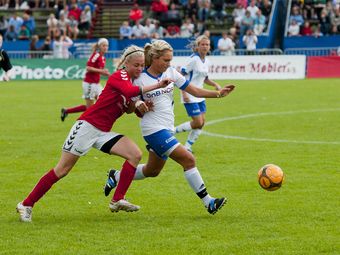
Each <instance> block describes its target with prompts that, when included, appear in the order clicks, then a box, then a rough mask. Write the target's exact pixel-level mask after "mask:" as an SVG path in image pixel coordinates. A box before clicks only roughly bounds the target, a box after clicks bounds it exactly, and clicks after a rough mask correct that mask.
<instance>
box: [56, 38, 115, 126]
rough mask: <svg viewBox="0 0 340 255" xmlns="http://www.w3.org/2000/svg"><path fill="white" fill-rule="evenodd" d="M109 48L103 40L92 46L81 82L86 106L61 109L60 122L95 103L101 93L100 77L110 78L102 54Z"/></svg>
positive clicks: (107, 43) (106, 41)
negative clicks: (70, 114)
mask: <svg viewBox="0 0 340 255" xmlns="http://www.w3.org/2000/svg"><path fill="white" fill-rule="evenodd" d="M108 48H109V42H108V40H107V39H105V38H101V39H99V40H98V42H97V43H96V44H94V46H93V53H92V55H91V57H90V58H89V60H88V61H87V64H86V74H85V78H84V80H83V98H84V99H85V102H86V105H83V104H82V105H78V106H75V107H72V108H62V109H61V115H60V118H61V121H64V120H65V118H66V117H67V115H68V114H69V113H76V112H85V110H86V109H87V108H89V107H90V106H91V105H93V104H94V103H95V101H96V100H97V98H98V96H99V95H100V93H101V92H102V89H103V88H102V85H100V83H99V82H100V75H104V76H110V72H109V70H107V69H106V68H105V62H106V60H105V57H104V54H105V53H106V52H107V50H108Z"/></svg>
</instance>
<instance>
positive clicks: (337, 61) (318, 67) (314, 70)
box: [307, 56, 340, 78]
mask: <svg viewBox="0 0 340 255" xmlns="http://www.w3.org/2000/svg"><path fill="white" fill-rule="evenodd" d="M307 78H340V56H328V57H308V65H307Z"/></svg>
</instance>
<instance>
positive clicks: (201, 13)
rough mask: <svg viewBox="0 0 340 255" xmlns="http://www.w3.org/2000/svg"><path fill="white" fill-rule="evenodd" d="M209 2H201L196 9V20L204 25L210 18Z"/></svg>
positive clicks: (204, 0) (206, 0) (208, 0)
mask: <svg viewBox="0 0 340 255" xmlns="http://www.w3.org/2000/svg"><path fill="white" fill-rule="evenodd" d="M210 7H211V6H210V0H202V1H201V4H200V5H199V9H198V20H199V21H201V22H203V23H206V21H207V20H208V18H209V16H210Z"/></svg>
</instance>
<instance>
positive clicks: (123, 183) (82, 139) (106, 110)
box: [16, 45, 171, 222]
mask: <svg viewBox="0 0 340 255" xmlns="http://www.w3.org/2000/svg"><path fill="white" fill-rule="evenodd" d="M118 68H121V69H119V70H117V71H116V72H115V73H114V74H112V75H111V76H110V78H109V80H108V81H107V83H106V86H105V88H104V90H103V92H102V94H101V96H100V97H99V98H98V101H97V103H96V104H94V105H93V106H92V107H90V108H89V109H88V110H86V111H85V113H83V114H82V115H81V116H80V117H79V119H78V120H77V121H76V123H75V124H74V125H73V127H72V129H71V131H70V133H69V135H68V136H67V138H66V140H65V142H64V145H63V147H62V153H61V158H60V160H59V162H58V163H57V165H56V166H55V167H54V168H52V169H51V170H49V171H48V172H47V173H46V174H45V175H44V176H43V177H42V178H41V179H40V180H39V181H38V183H37V184H36V186H35V187H34V188H33V190H32V191H31V193H30V194H29V195H28V196H27V197H26V198H25V199H24V200H23V201H22V202H20V203H18V205H17V208H16V209H17V212H18V213H19V214H20V220H21V221H23V222H31V220H32V209H33V206H34V204H35V203H36V202H37V201H38V200H39V199H40V198H42V196H44V194H45V193H46V192H47V191H48V190H49V189H50V188H51V187H52V185H53V184H54V183H56V182H57V181H59V180H60V179H61V178H63V177H64V176H66V175H67V174H68V173H69V172H70V171H71V169H72V168H73V166H74V165H75V164H76V162H77V161H78V159H79V158H80V157H81V156H83V155H85V154H86V153H87V152H88V151H89V150H90V149H91V147H94V148H96V149H98V150H101V151H103V152H105V153H108V154H110V155H117V156H119V157H122V158H124V159H126V161H125V162H124V163H123V166H122V170H121V174H120V181H119V182H118V186H117V189H116V191H115V194H114V195H113V198H112V201H111V202H110V204H109V208H110V210H111V211H112V212H118V211H119V210H123V211H138V210H139V208H140V207H139V206H137V205H134V204H131V203H130V202H128V201H126V200H125V194H126V192H127V190H128V188H129V186H130V184H131V181H132V179H133V177H134V175H135V171H136V166H137V165H138V163H139V161H140V160H141V157H142V152H141V150H140V149H139V148H138V146H137V145H136V144H135V143H134V142H133V141H132V140H130V139H129V138H127V137H126V136H123V135H121V134H118V133H115V132H110V130H111V128H112V126H113V124H114V122H115V121H116V120H117V119H118V118H119V117H120V116H122V115H123V114H124V113H125V112H127V113H131V112H133V111H134V110H135V105H134V103H132V101H131V100H130V99H131V97H135V96H137V95H142V94H143V93H146V92H148V91H151V90H154V89H158V88H161V87H166V86H168V84H169V83H170V82H171V80H170V79H163V80H161V81H158V83H157V84H154V85H150V86H144V87H143V88H141V87H138V86H133V85H132V82H133V80H134V79H136V78H137V77H139V76H140V74H141V72H142V70H143V68H144V50H143V49H142V48H139V47H137V46H134V45H133V46H130V47H128V48H127V49H126V50H125V51H124V53H123V55H122V57H121V60H120V63H119V65H118ZM142 104H144V103H142ZM138 106H139V109H140V107H141V106H140V104H139V105H138ZM143 109H144V112H146V111H148V107H147V105H144V108H143ZM143 109H142V112H143Z"/></svg>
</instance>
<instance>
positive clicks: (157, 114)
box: [104, 40, 234, 214]
mask: <svg viewBox="0 0 340 255" xmlns="http://www.w3.org/2000/svg"><path fill="white" fill-rule="evenodd" d="M144 51H145V66H146V69H145V70H144V71H143V73H142V74H141V76H140V77H139V78H138V79H136V80H135V81H134V85H137V86H140V87H144V86H147V85H148V84H153V83H155V82H157V80H159V79H165V78H169V79H171V80H172V81H173V82H172V83H170V84H169V85H168V86H167V87H166V88H162V89H158V90H155V91H151V92H148V93H143V95H142V99H144V100H150V101H151V103H152V105H153V108H152V110H150V111H148V112H146V113H145V114H144V115H143V117H142V119H141V129H142V134H143V137H144V140H145V141H146V143H147V148H148V150H149V158H148V161H147V163H146V164H145V165H144V164H139V165H138V166H137V170H136V173H135V176H134V180H142V179H145V178H147V177H156V176H158V175H159V173H160V171H161V170H162V169H163V167H164V165H165V163H166V160H167V159H168V157H170V158H171V159H173V160H174V161H176V162H177V163H178V164H180V165H181V166H182V167H183V169H184V176H185V178H186V180H187V181H188V183H189V185H190V186H191V188H192V189H193V191H194V192H195V193H196V194H197V196H198V197H199V198H200V199H201V200H202V201H203V203H204V205H205V207H206V208H207V209H208V212H209V213H211V214H214V213H216V212H217V211H218V210H219V209H220V208H221V207H222V206H223V205H224V204H225V202H226V198H224V197H222V198H213V197H211V196H210V195H209V193H208V192H207V189H206V187H205V185H204V182H203V179H202V177H201V175H200V173H199V171H198V168H197V167H196V163H195V158H194V156H193V154H192V153H190V152H189V151H188V150H187V149H186V148H185V147H184V146H183V145H181V144H180V143H179V142H178V141H177V139H176V137H175V136H174V131H175V130H174V129H175V128H174V111H173V108H174V101H173V97H174V96H173V90H174V88H175V87H177V88H179V89H181V90H184V91H186V92H188V93H190V94H191V95H194V96H195V97H206V98H222V97H225V96H227V95H228V94H229V93H231V91H232V90H233V89H234V86H233V85H229V86H225V87H224V88H223V89H221V90H218V91H212V90H206V89H202V88H198V87H196V86H194V85H193V84H191V83H190V82H189V81H188V80H186V79H185V77H184V76H183V75H182V74H180V73H179V72H178V71H177V70H176V69H175V68H173V67H170V62H171V60H172V57H173V49H172V47H171V46H170V45H169V44H168V43H167V42H166V41H163V40H155V41H153V42H152V44H149V43H148V44H146V45H145V47H144ZM140 104H141V101H137V102H136V107H137V109H140V107H139V105H140ZM120 175H121V172H119V171H116V170H114V169H112V170H111V171H109V177H108V179H107V182H106V184H105V186H104V193H105V195H108V194H109V193H110V191H111V190H112V189H113V188H114V187H115V186H116V184H117V183H118V185H119V182H120V180H121V179H120V178H121V177H120Z"/></svg>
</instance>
